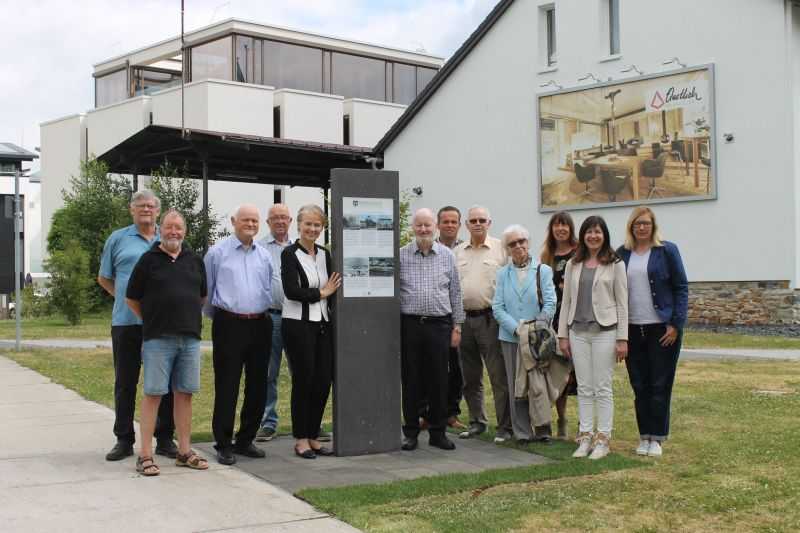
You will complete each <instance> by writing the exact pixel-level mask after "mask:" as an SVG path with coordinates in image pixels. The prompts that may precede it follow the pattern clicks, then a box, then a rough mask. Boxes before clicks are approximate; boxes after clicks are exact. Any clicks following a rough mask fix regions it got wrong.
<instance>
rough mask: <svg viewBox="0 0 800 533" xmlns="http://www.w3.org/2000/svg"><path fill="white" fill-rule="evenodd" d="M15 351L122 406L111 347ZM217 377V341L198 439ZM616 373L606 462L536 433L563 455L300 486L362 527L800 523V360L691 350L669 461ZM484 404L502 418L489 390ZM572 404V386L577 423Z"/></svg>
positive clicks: (788, 527) (655, 527) (748, 526)
mask: <svg viewBox="0 0 800 533" xmlns="http://www.w3.org/2000/svg"><path fill="white" fill-rule="evenodd" d="M4 355H6V356H8V357H11V358H13V359H15V360H17V361H19V362H20V363H22V364H24V365H26V366H29V367H31V368H33V369H35V370H38V371H40V372H42V373H43V374H45V375H48V376H51V377H52V378H53V379H54V380H55V381H58V382H60V383H63V384H64V385H66V386H68V387H70V388H73V389H75V390H77V391H78V392H79V393H81V394H82V395H84V396H85V397H87V398H90V399H93V400H97V401H99V402H101V403H104V404H106V405H109V406H110V405H111V402H112V380H113V373H112V369H111V354H110V353H109V351H108V350H92V351H70V350H41V351H35V352H23V353H20V354H16V353H11V352H6V353H5V354H4ZM211 378H212V376H211V364H210V358H209V356H208V354H206V356H205V363H204V367H203V381H202V390H201V392H200V393H199V394H198V395H197V396H196V399H195V408H194V419H193V424H194V426H193V429H194V431H195V433H194V438H195V440H209V439H210V435H209V431H210V415H211V400H212V390H213V386H212V381H211ZM287 378H288V376H287V375H286V373H285V372H284V373H283V374H282V377H281V399H280V404H279V412H280V414H281V417H282V418H281V430H282V431H288V429H289V427H288V423H289V419H288V410H289V407H288V392H289V383H288V379H287ZM614 386H615V433H614V438H613V440H612V450H613V451H614V452H615V453H614V454H612V455H611V456H609V458H608V459H605V460H603V461H599V462H589V461H588V460H573V459H571V458H569V455H570V453H571V451H572V449H573V446H574V445H573V444H571V443H556V444H554V445H551V446H544V445H537V446H532V447H531V449H532V450H535V451H538V452H540V453H543V454H544V455H547V456H548V457H551V458H554V459H557V460H558V461H559V462H557V463H554V464H550V465H544V466H537V467H528V468H519V469H509V470H496V471H492V472H487V473H480V474H454V475H447V476H437V477H431V478H423V479H417V480H413V481H403V482H395V483H389V484H384V485H376V486H361V487H345V488H340V489H324V490H306V491H302V492H301V493H300V494H299V495H300V496H301V497H302V498H304V499H306V500H308V501H310V502H311V503H312V504H313V505H315V506H316V507H318V508H319V509H321V510H323V511H326V512H329V513H332V514H334V515H336V516H337V517H339V518H341V519H343V520H345V521H347V522H349V523H351V524H353V525H354V526H356V527H358V528H361V529H364V530H366V531H379V532H398V531H402V532H405V531H415V532H432V531H444V532H461V531H481V532H483V531H531V532H534V531H536V532H539V531H559V532H560V531H568V532H569V531H575V532H577V531H587V530H590V531H636V532H660V531H664V532H667V531H670V532H671V531H698V532H717V531H731V532H732V531H760V532H793V531H799V530H800V453H798V451H797V443H798V434H800V433H798V425H797V420H798V418H797V416H798V415H797V414H798V413H799V412H800V363H792V362H777V361H776V362H762V361H759V362H719V361H713V362H706V361H703V362H700V361H683V362H681V363H680V367H679V370H678V377H677V381H676V386H675V392H674V397H673V409H672V438H671V439H670V440H669V441H668V442H667V444H666V445H665V455H664V457H663V458H662V459H660V460H652V459H639V458H636V457H635V456H634V454H633V449H634V448H635V446H636V443H637V431H636V425H635V421H634V417H633V407H632V403H633V398H632V394H631V391H630V386H629V385H628V382H627V376H626V374H625V370H624V367H622V366H619V367H618V368H617V372H616V375H615V384H614ZM486 403H487V410H488V411H489V413H490V419H492V418H493V414H492V401H491V396H489V397H487V402H486ZM575 408H576V407H575V401H574V399H570V402H569V417H570V428H571V429H573V430H574V426H575V421H576V419H577V417H576V412H575ZM398 416H399V415H398ZM326 422H327V423H329V422H330V417H329V414H328V415H326ZM487 437H490V435H489V436H487ZM111 441H112V435H111V428H110V427H109V444H111ZM454 453H456V454H457V453H458V450H456V451H455V452H454ZM642 466H644V467H642ZM631 467H634V468H631Z"/></svg>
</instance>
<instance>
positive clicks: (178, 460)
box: [175, 450, 208, 470]
mask: <svg viewBox="0 0 800 533" xmlns="http://www.w3.org/2000/svg"><path fill="white" fill-rule="evenodd" d="M175 466H185V467H186V468H191V469H192V470H207V469H208V461H206V460H205V459H203V458H202V457H200V456H199V455H197V452H195V451H194V450H189V453H187V454H185V455H184V454H182V453H178V455H177V456H176V457H175Z"/></svg>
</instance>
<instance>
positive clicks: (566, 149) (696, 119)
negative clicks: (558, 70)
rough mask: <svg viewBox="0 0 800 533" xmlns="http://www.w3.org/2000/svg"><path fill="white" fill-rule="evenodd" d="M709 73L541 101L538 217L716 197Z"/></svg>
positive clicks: (664, 77)
mask: <svg viewBox="0 0 800 533" xmlns="http://www.w3.org/2000/svg"><path fill="white" fill-rule="evenodd" d="M713 95H714V79H713V72H712V69H711V67H703V68H699V69H693V70H685V71H682V72H680V73H674V74H666V75H658V76H650V77H645V78H637V79H634V80H632V81H624V82H619V83H609V84H603V85H601V86H594V87H588V88H581V89H568V90H564V91H559V92H558V93H555V94H550V95H544V96H540V97H539V177H540V187H541V189H540V190H541V194H540V209H541V210H542V211H554V210H559V209H581V208H593V207H599V206H609V205H611V206H613V205H630V204H641V203H654V202H670V201H673V202H680V201H688V200H707V199H713V198H715V197H716V169H715V168H714V167H715V165H714V154H713V149H714V142H713V139H714V135H715V134H716V132H715V131H713V125H714V124H715V122H714V107H713Z"/></svg>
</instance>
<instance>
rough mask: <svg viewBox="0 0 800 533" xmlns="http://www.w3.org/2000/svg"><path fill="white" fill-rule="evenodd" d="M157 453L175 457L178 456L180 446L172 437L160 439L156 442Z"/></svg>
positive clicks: (171, 457)
mask: <svg viewBox="0 0 800 533" xmlns="http://www.w3.org/2000/svg"><path fill="white" fill-rule="evenodd" d="M156 455H163V456H164V457H169V458H170V459H175V458H176V457H178V447H177V446H176V445H175V442H174V441H173V440H172V439H159V440H158V441H157V442H156Z"/></svg>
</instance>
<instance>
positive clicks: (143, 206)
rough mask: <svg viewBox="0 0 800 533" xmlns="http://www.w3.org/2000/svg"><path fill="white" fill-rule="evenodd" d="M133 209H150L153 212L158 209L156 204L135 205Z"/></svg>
mask: <svg viewBox="0 0 800 533" xmlns="http://www.w3.org/2000/svg"><path fill="white" fill-rule="evenodd" d="M133 207H135V208H136V209H150V210H151V211H152V210H155V209H158V208H157V207H156V205H155V204H134V206H133Z"/></svg>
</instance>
